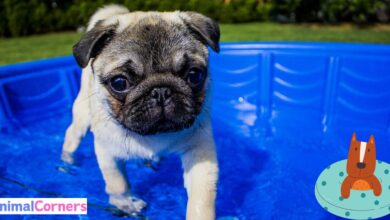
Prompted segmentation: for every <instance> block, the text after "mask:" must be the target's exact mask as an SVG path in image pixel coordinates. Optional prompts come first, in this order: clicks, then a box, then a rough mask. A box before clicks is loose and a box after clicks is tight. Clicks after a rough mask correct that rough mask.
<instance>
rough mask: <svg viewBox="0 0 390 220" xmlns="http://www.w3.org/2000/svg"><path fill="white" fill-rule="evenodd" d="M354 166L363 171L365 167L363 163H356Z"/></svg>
mask: <svg viewBox="0 0 390 220" xmlns="http://www.w3.org/2000/svg"><path fill="white" fill-rule="evenodd" d="M356 166H357V168H359V169H364V167H366V164H365V163H357V164H356Z"/></svg>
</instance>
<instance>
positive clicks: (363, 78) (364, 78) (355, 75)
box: [341, 67, 390, 83]
mask: <svg viewBox="0 0 390 220" xmlns="http://www.w3.org/2000/svg"><path fill="white" fill-rule="evenodd" d="M341 71H342V72H344V73H346V74H347V75H348V76H351V77H353V78H355V79H357V80H360V81H362V82H373V83H375V82H384V81H385V82H387V81H388V82H389V83H390V75H389V76H388V77H385V78H373V77H370V76H369V74H366V75H367V76H364V75H360V74H358V73H355V72H353V71H352V70H350V69H348V68H346V67H344V68H342V70H341Z"/></svg>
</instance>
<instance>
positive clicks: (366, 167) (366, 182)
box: [341, 133, 382, 199]
mask: <svg viewBox="0 0 390 220" xmlns="http://www.w3.org/2000/svg"><path fill="white" fill-rule="evenodd" d="M375 166H376V148H375V139H374V136H373V135H371V136H370V139H369V141H368V142H362V141H357V140H356V133H353V135H352V139H351V144H350V146H349V153H348V160H347V173H348V175H347V177H346V178H345V179H344V181H343V183H342V184H341V196H342V197H343V198H345V199H346V198H348V197H349V195H350V192H351V189H353V190H371V189H372V190H373V191H374V195H375V196H380V194H381V193H382V187H381V183H380V182H379V180H378V178H377V177H376V176H375V175H374V171H375Z"/></svg>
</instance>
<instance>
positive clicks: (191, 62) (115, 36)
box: [74, 12, 219, 135]
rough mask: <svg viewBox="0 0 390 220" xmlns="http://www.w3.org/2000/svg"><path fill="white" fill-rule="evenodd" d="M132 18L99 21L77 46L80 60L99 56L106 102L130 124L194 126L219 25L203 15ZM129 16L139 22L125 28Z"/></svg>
mask: <svg viewBox="0 0 390 220" xmlns="http://www.w3.org/2000/svg"><path fill="white" fill-rule="evenodd" d="M130 14H131V13H130ZM127 16H128V17H126V15H123V16H122V17H121V18H118V19H117V20H116V21H115V22H112V21H110V22H109V24H108V25H107V24H105V22H104V21H102V22H98V23H97V24H96V26H95V28H93V29H92V30H91V31H89V32H88V33H87V34H86V36H84V38H83V39H82V40H81V41H80V42H79V43H78V44H76V45H75V47H74V54H75V57H76V60H78V62H79V64H80V65H81V66H86V65H87V63H88V62H89V60H90V59H92V58H94V59H93V61H92V62H91V68H92V69H93V72H94V74H96V76H97V77H98V79H99V83H100V84H101V89H102V90H104V91H105V93H104V94H105V98H104V100H103V101H104V102H106V103H107V105H108V106H109V111H110V115H111V116H112V117H113V118H115V120H117V121H118V122H119V123H120V124H121V125H123V126H124V127H125V128H127V129H129V130H131V131H134V132H137V133H139V134H142V135H148V134H156V133H161V132H174V131H179V130H182V129H185V128H188V127H190V126H192V124H193V123H194V121H195V119H196V117H197V116H198V115H199V113H200V112H201V110H202V107H203V102H204V100H205V94H206V88H207V86H206V84H207V80H208V72H207V62H208V50H207V45H210V46H211V47H212V48H213V49H214V50H216V51H218V50H219V49H218V41H219V28H218V26H217V25H216V23H215V22H213V21H212V20H211V19H209V18H207V17H204V16H203V15H200V14H197V13H179V12H175V13H142V14H139V13H138V15H137V16H136V18H134V16H131V15H130V16H129V15H127ZM126 18H127V19H132V18H133V19H134V21H133V22H129V25H128V26H127V27H126V28H123V24H121V22H123V19H126ZM126 22H128V20H126ZM118 29H123V30H121V31H118ZM86 44H87V46H85V45H86ZM85 48H88V50H87V52H85ZM78 57H79V58H78Z"/></svg>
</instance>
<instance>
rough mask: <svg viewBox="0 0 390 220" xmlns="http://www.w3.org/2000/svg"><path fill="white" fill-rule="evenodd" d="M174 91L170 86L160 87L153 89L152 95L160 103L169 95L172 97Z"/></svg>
mask: <svg viewBox="0 0 390 220" xmlns="http://www.w3.org/2000/svg"><path fill="white" fill-rule="evenodd" d="M171 95H172V91H171V89H170V88H168V87H158V88H154V89H152V92H151V96H152V98H153V99H155V100H157V102H159V103H164V101H165V100H167V99H168V98H169V97H171Z"/></svg>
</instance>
